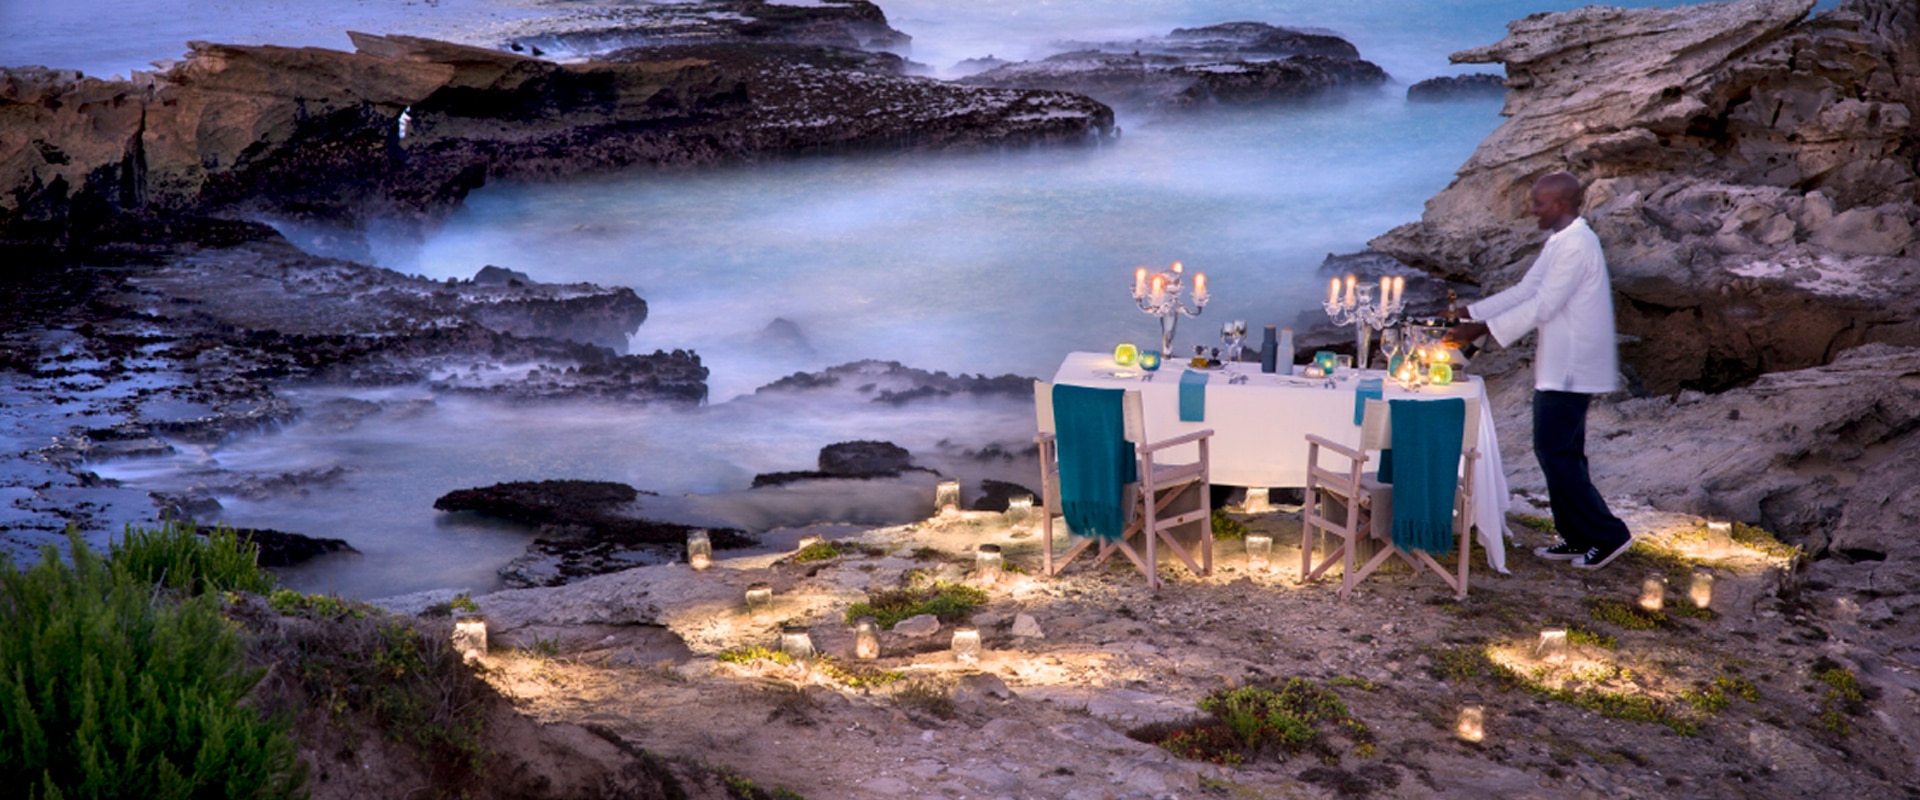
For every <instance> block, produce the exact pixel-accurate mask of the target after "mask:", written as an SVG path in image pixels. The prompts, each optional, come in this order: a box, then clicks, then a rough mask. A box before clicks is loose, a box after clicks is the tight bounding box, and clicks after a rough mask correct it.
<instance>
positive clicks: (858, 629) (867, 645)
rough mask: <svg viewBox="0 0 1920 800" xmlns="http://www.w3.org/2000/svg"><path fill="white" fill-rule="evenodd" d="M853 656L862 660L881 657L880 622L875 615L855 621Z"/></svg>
mask: <svg viewBox="0 0 1920 800" xmlns="http://www.w3.org/2000/svg"><path fill="white" fill-rule="evenodd" d="M853 657H854V658H857V659H860V660H862V661H871V660H873V659H876V658H879V657H880V623H879V621H877V620H875V619H874V618H873V617H861V618H859V619H857V620H854V621H853Z"/></svg>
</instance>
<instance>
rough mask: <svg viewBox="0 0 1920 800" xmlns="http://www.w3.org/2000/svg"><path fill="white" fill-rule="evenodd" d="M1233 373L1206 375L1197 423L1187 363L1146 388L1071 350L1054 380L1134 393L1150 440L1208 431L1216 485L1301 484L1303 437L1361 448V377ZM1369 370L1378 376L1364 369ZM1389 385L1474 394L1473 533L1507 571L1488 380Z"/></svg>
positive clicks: (1242, 369) (1503, 485)
mask: <svg viewBox="0 0 1920 800" xmlns="http://www.w3.org/2000/svg"><path fill="white" fill-rule="evenodd" d="M1234 369H1235V374H1241V375H1247V376H1248V378H1249V380H1248V382H1246V383H1243V384H1238V385H1228V383H1227V373H1225V372H1224V371H1221V370H1208V371H1207V372H1208V373H1209V375H1210V376H1211V377H1210V378H1209V380H1208V382H1207V391H1206V397H1207V401H1206V419H1205V420H1204V421H1201V422H1181V421H1180V373H1182V372H1184V371H1185V370H1186V368H1185V367H1184V366H1179V365H1174V364H1168V365H1166V366H1165V367H1162V368H1161V369H1160V371H1159V374H1158V375H1156V376H1155V377H1154V379H1153V380H1152V381H1151V382H1145V381H1142V380H1140V378H1139V377H1137V376H1138V375H1139V374H1140V370H1139V369H1138V368H1123V367H1119V366H1117V365H1115V364H1114V363H1113V357H1112V356H1111V355H1109V354H1105V353H1070V354H1068V355H1067V358H1066V361H1064V362H1062V363H1061V365H1060V370H1059V372H1056V373H1055V374H1054V376H1053V382H1054V383H1065V384H1071V385H1074V386H1090V387H1096V388H1103V389H1138V390H1140V393H1141V401H1142V402H1141V405H1142V406H1143V407H1144V410H1145V415H1146V419H1145V422H1146V435H1147V440H1148V441H1158V440H1161V439H1171V438H1173V437H1175V436H1179V435H1181V434H1184V433H1189V432H1192V431H1197V430H1201V429H1203V428H1212V429H1213V432H1214V436H1213V440H1212V443H1211V444H1210V445H1209V454H1210V457H1211V461H1212V465H1211V467H1212V473H1213V482H1214V483H1222V484H1227V485H1229V486H1270V487H1272V486H1305V485H1306V484H1307V439H1306V435H1307V434H1309V433H1316V434H1319V435H1321V436H1324V437H1326V438H1328V439H1332V440H1333V441H1336V442H1340V443H1342V444H1346V445H1349V446H1354V447H1358V446H1359V444H1360V426H1358V425H1355V424H1353V395H1354V387H1355V385H1356V384H1357V383H1358V382H1357V381H1355V380H1353V379H1348V380H1345V381H1342V382H1340V384H1339V386H1338V387H1337V388H1334V389H1327V388H1324V386H1323V382H1321V381H1308V380H1306V379H1304V378H1299V377H1297V376H1295V377H1289V378H1282V377H1280V376H1278V375H1266V374H1262V373H1261V372H1260V365H1259V364H1236V365H1234ZM1295 369H1296V370H1297V369H1300V367H1295ZM1115 372H1131V373H1133V374H1134V375H1135V376H1136V377H1114V373H1115ZM1367 374H1368V375H1370V376H1371V375H1383V374H1384V373H1381V372H1377V371H1370V372H1368V373H1367ZM1385 384H1386V389H1385V391H1384V393H1383V397H1382V399H1385V400H1393V399H1406V398H1412V399H1439V398H1442V397H1461V398H1469V397H1472V398H1479V400H1480V443H1479V450H1480V458H1479V460H1477V461H1476V462H1474V476H1473V510H1474V513H1473V522H1474V525H1475V527H1477V528H1478V529H1479V540H1480V543H1481V545H1482V546H1484V547H1485V548H1486V550H1487V563H1488V565H1489V566H1491V567H1493V568H1494V569H1495V570H1497V571H1499V572H1503V573H1504V572H1506V571H1507V559H1506V534H1507V529H1506V513H1507V508H1508V506H1509V504H1510V500H1509V498H1508V493H1507V475H1506V470H1505V469H1504V467H1503V465H1502V464H1501V461H1500V439H1499V437H1498V435H1496V433H1495V432H1494V429H1493V413H1492V408H1491V404H1490V403H1488V402H1487V391H1486V384H1484V383H1482V382H1481V380H1480V379H1479V378H1478V377H1475V376H1471V375H1469V376H1466V379H1465V380H1462V381H1459V382H1457V383H1455V384H1454V385H1452V386H1449V387H1433V386H1429V387H1427V388H1425V389H1422V390H1421V391H1418V392H1409V391H1406V390H1404V389H1401V388H1400V387H1399V385H1398V384H1397V383H1395V382H1393V381H1385ZM1168 453H1169V455H1168V456H1167V460H1168V461H1169V462H1175V463H1178V462H1183V461H1192V460H1194V459H1197V458H1199V457H1200V454H1199V449H1198V447H1197V446H1195V445H1187V446H1184V447H1181V448H1175V449H1173V450H1170V451H1168ZM1342 461H1344V459H1342Z"/></svg>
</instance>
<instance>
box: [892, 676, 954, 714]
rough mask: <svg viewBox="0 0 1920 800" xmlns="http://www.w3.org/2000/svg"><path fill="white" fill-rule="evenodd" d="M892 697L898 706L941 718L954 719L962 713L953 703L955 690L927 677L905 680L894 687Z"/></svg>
mask: <svg viewBox="0 0 1920 800" xmlns="http://www.w3.org/2000/svg"><path fill="white" fill-rule="evenodd" d="M892 698H893V704H894V705H896V706H899V707H901V708H905V709H910V710H914V711H919V712H922V713H925V714H929V715H932V716H934V717H938V718H940V719H953V718H954V717H957V716H959V715H960V712H959V709H957V708H955V707H954V705H953V690H952V689H951V688H949V687H947V686H944V685H942V684H940V683H937V682H935V681H932V680H928V679H925V678H921V679H916V680H909V681H905V682H903V683H901V684H899V685H898V686H896V687H894V690H893V695H892Z"/></svg>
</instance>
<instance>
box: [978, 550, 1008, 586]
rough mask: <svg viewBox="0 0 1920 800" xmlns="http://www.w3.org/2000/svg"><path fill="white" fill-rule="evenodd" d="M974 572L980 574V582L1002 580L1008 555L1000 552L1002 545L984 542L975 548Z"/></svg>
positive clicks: (991, 582)
mask: <svg viewBox="0 0 1920 800" xmlns="http://www.w3.org/2000/svg"><path fill="white" fill-rule="evenodd" d="M974 553H975V556H974V561H973V566H974V572H975V573H976V574H978V575H979V576H980V582H981V583H985V584H989V585H991V584H995V583H999V582H1000V572H1001V571H1002V570H1003V569H1005V568H1006V563H1007V562H1006V557H1005V556H1002V555H1001V554H1000V545H997V544H983V545H980V546H979V547H978V548H975V550H974Z"/></svg>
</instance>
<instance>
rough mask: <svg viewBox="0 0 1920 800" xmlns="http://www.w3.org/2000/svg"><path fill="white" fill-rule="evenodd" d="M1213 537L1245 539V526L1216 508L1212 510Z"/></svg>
mask: <svg viewBox="0 0 1920 800" xmlns="http://www.w3.org/2000/svg"><path fill="white" fill-rule="evenodd" d="M1213 538H1215V539H1245V538H1247V526H1246V524H1245V523H1243V522H1241V521H1240V520H1237V519H1234V518H1233V517H1229V516H1227V512H1225V511H1223V510H1221V509H1218V508H1216V509H1214V510H1213Z"/></svg>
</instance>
